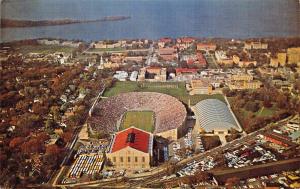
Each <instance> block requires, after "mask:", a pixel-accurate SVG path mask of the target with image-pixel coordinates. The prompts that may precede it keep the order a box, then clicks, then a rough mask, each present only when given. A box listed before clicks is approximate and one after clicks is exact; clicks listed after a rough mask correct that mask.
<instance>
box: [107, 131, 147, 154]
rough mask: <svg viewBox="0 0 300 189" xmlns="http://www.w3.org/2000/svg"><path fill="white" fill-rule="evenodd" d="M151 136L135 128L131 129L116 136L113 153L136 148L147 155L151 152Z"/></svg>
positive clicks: (112, 148)
mask: <svg viewBox="0 0 300 189" xmlns="http://www.w3.org/2000/svg"><path fill="white" fill-rule="evenodd" d="M149 139H151V134H150V133H148V132H145V131H142V130H140V129H137V128H135V127H130V128H128V129H125V130H123V131H120V132H118V133H117V134H116V136H115V138H114V141H113V144H112V147H111V153H113V152H116V151H119V150H122V149H124V148H126V147H131V148H134V149H136V150H138V151H142V152H145V153H148V152H149V148H150V142H149Z"/></svg>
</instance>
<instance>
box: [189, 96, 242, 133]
mask: <svg viewBox="0 0 300 189" xmlns="http://www.w3.org/2000/svg"><path fill="white" fill-rule="evenodd" d="M193 110H194V113H195V116H196V119H197V121H198V122H199V125H200V127H202V128H203V129H204V130H205V131H206V132H212V131H213V130H225V129H226V130H229V129H230V128H234V129H237V130H239V127H238V124H237V123H236V121H235V119H234V117H233V115H232V113H231V112H230V110H229V108H228V107H227V105H226V104H225V103H224V102H222V101H220V100H217V99H207V100H202V101H200V102H198V103H197V104H196V105H195V106H194V107H193Z"/></svg>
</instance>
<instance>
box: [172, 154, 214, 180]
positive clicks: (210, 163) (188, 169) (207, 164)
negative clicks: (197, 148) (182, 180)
mask: <svg viewBox="0 0 300 189" xmlns="http://www.w3.org/2000/svg"><path fill="white" fill-rule="evenodd" d="M215 166H216V162H215V161H214V158H213V157H211V156H207V157H206V158H203V159H202V160H199V161H196V160H194V161H193V162H190V163H188V164H187V166H185V167H184V168H183V169H181V170H180V171H178V172H177V173H176V176H177V177H184V176H190V175H194V174H195V173H196V172H197V171H199V170H201V171H208V170H210V169H212V168H214V167H215Z"/></svg>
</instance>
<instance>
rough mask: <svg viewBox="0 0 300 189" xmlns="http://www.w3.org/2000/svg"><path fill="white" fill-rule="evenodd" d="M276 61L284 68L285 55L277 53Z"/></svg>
mask: <svg viewBox="0 0 300 189" xmlns="http://www.w3.org/2000/svg"><path fill="white" fill-rule="evenodd" d="M277 59H278V63H279V64H280V66H285V64H286V53H277Z"/></svg>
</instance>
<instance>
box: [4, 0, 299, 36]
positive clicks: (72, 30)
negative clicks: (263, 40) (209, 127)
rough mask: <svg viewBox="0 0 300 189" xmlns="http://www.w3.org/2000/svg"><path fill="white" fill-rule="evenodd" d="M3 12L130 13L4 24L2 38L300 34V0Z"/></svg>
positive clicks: (105, 1)
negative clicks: (110, 18) (113, 18)
mask: <svg viewBox="0 0 300 189" xmlns="http://www.w3.org/2000/svg"><path fill="white" fill-rule="evenodd" d="M1 14H2V15H1V16H2V18H11V19H29V20H49V19H65V18H69V19H80V20H93V19H101V18H103V17H105V16H115V15H123V16H131V19H128V20H123V21H114V22H91V23H79V24H71V25H61V26H43V27H27V28H1V42H6V41H13V40H20V39H31V38H41V37H51V38H64V39H80V40H84V41H91V40H101V39H121V38H122V39H123V38H127V39H129V38H149V39H158V38H161V37H165V36H169V37H179V36H195V37H225V38H250V37H271V36H276V37H287V36H300V4H299V2H298V0H6V1H4V2H2V5H1Z"/></svg>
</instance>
